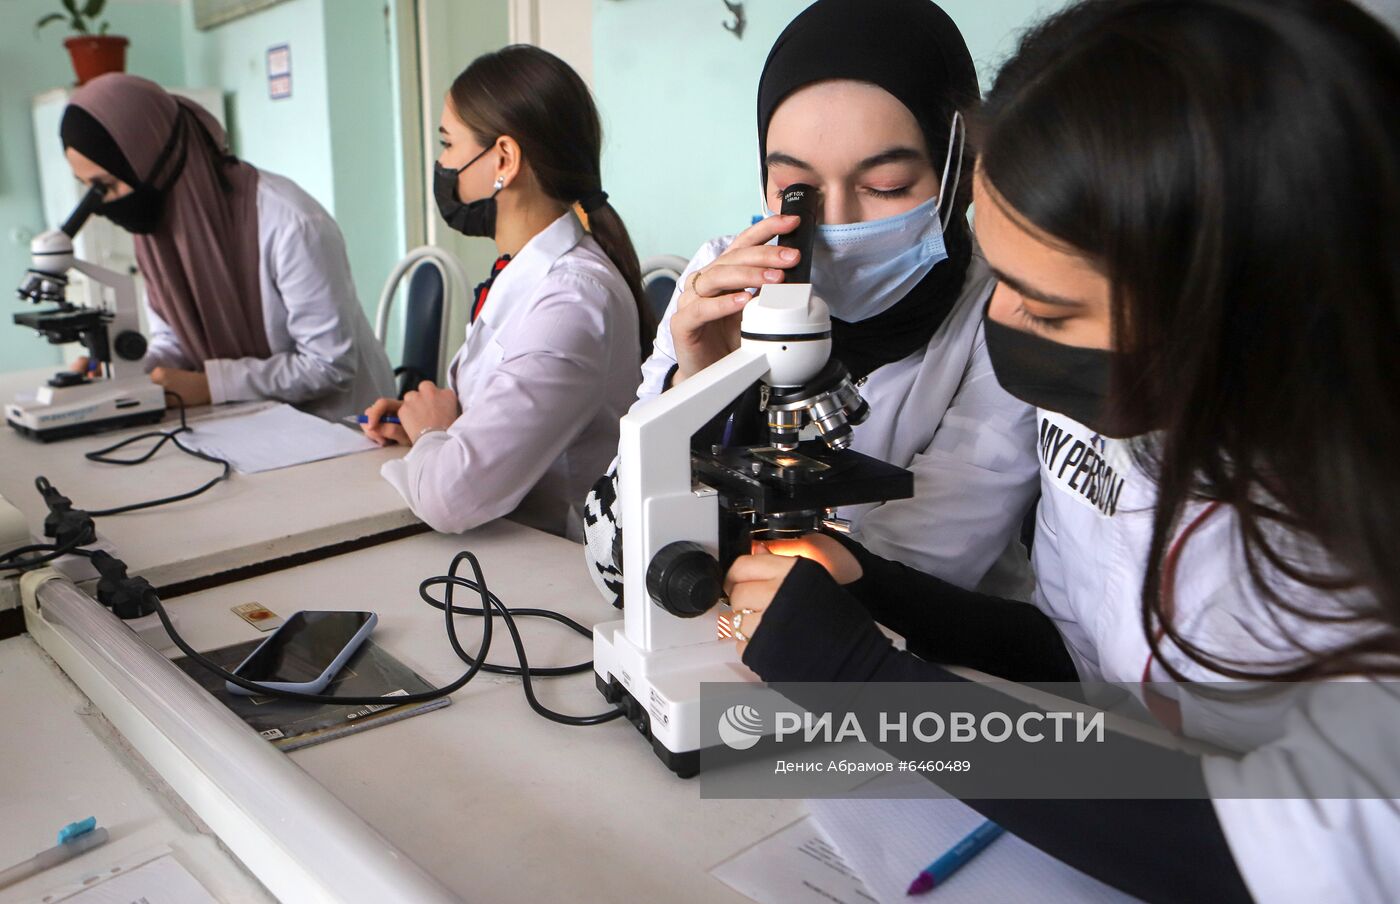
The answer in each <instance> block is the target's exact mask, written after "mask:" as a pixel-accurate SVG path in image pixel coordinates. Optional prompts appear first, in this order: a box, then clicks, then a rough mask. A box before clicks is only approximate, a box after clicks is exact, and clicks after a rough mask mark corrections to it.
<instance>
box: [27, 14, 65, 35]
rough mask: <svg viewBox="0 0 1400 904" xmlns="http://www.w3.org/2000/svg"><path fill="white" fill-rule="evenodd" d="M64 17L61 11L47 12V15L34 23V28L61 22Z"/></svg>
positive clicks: (37, 28) (36, 29)
mask: <svg viewBox="0 0 1400 904" xmlns="http://www.w3.org/2000/svg"><path fill="white" fill-rule="evenodd" d="M66 18H67V16H65V15H63V13H49V14H48V15H47V16H45V17H44V18H42V19H40V20H39V21H38V22H35V23H34V30H35V31H38V30H39V29H41V28H43V27H44V26H45V25H48V24H50V23H52V22H62V21H63V20H64V19H66Z"/></svg>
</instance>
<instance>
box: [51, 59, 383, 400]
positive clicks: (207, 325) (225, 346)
mask: <svg viewBox="0 0 1400 904" xmlns="http://www.w3.org/2000/svg"><path fill="white" fill-rule="evenodd" d="M60 131H61V133H62V137H63V145H64V148H65V151H66V154H67V157H68V163H69V165H70V166H71V167H72V169H73V174H74V176H76V177H77V178H78V180H79V181H81V182H83V183H85V184H88V185H93V184H97V185H103V186H105V187H106V189H107V195H106V201H105V203H104V204H103V205H102V206H101V207H99V208H98V209H97V213H99V214H100V215H102V216H105V217H107V218H108V219H109V220H111V221H112V222H113V223H116V224H117V225H118V226H120V227H121V228H123V229H125V230H126V231H128V232H130V233H131V234H132V238H133V239H134V240H135V245H136V263H137V266H138V267H139V268H140V271H141V275H142V276H143V277H144V279H145V283H146V296H147V302H148V305H149V309H148V314H149V318H150V331H151V336H150V348H149V351H148V352H147V355H146V358H145V365H146V369H147V371H149V372H150V374H151V379H152V380H154V381H155V382H157V383H159V384H161V385H162V386H164V387H166V388H167V389H169V390H171V391H173V392H176V393H178V394H179V395H180V397H181V398H182V399H183V400H184V402H185V404H187V405H198V404H207V403H210V402H213V403H216V404H217V403H220V402H237V401H246V400H251V399H277V400H279V401H284V402H290V403H292V404H294V405H296V406H297V407H299V408H302V409H304V410H306V411H310V412H312V413H314V414H319V415H322V416H324V417H331V418H335V417H342V416H344V415H347V414H354V413H356V412H358V411H363V410H364V409H365V407H366V406H367V405H369V404H370V402H372V401H374V400H375V399H376V398H379V397H380V396H384V395H392V394H393V389H394V384H393V375H392V372H391V370H390V367H389V361H388V358H387V357H386V356H385V354H384V349H383V348H382V347H381V346H380V345H379V343H378V342H377V341H376V340H375V338H374V335H373V333H372V332H371V330H370V326H369V322H368V321H367V320H366V319H365V315H364V312H363V310H362V309H361V307H360V302H359V299H358V298H357V296H356V294H355V285H354V283H353V282H352V280H351V277H350V262H349V260H348V258H347V257H346V253H345V240H344V238H343V237H342V236H341V234H340V229H339V227H338V226H336V223H335V221H334V220H333V219H331V217H330V215H329V214H327V213H326V211H325V210H324V209H323V208H322V207H321V205H319V204H317V203H316V201H315V200H314V199H313V198H312V197H311V196H310V195H308V194H307V193H306V192H304V191H302V190H301V189H300V188H299V187H298V186H297V185H296V184H295V183H293V182H292V181H291V180H289V179H285V178H283V177H282V176H277V175H274V174H272V173H267V172H263V171H262V170H259V169H257V168H256V167H253V166H252V165H250V164H248V163H245V162H243V161H241V160H239V159H238V158H237V157H234V156H233V154H231V153H230V152H229V150H228V136H227V135H226V134H225V133H224V130H223V129H222V128H221V127H220V126H219V124H218V122H216V121H215V120H214V118H213V117H212V116H210V115H209V114H208V113H207V112H206V111H205V110H203V109H202V108H200V107H199V106H197V105H195V104H193V103H191V102H189V101H187V100H184V99H182V98H179V97H175V96H174V95H171V94H170V93H168V92H166V91H165V90H164V89H163V88H161V87H160V86H159V85H157V84H155V83H154V82H151V81H148V80H146V79H143V78H138V77H136V76H132V75H125V74H112V75H104V76H102V77H100V78H97V79H94V80H92V81H91V82H88V83H87V84H86V85H84V86H83V87H82V88H80V89H78V90H77V91H76V92H75V93H74V94H73V98H72V100H71V101H70V102H69V105H68V108H67V109H66V110H65V111H64V114H63V122H62V125H61V127H60Z"/></svg>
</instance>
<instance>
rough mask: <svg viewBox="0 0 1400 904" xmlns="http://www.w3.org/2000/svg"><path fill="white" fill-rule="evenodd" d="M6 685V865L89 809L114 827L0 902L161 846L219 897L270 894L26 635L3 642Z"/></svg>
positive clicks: (2, 809) (1, 806) (49, 842)
mask: <svg viewBox="0 0 1400 904" xmlns="http://www.w3.org/2000/svg"><path fill="white" fill-rule="evenodd" d="M0 687H4V689H5V690H4V693H3V694H0V725H4V726H5V727H4V729H3V730H0V789H3V791H0V868H3V867H7V866H10V865H11V864H13V863H18V862H20V861H22V860H26V859H28V858H29V857H32V856H33V855H34V854H37V853H38V852H39V851H41V850H43V849H46V848H49V847H52V846H53V844H54V841H55V836H56V835H57V832H58V830H59V829H60V828H62V827H63V826H64V825H66V824H68V823H70V822H75V821H77V820H80V819H85V818H87V817H88V816H96V817H97V823H98V825H100V826H104V827H106V828H107V830H108V831H109V832H110V833H111V841H109V842H108V843H107V844H105V845H102V846H101V847H99V848H96V849H94V850H92V851H89V852H88V853H86V854H84V855H82V856H81V857H78V858H77V859H74V860H70V861H68V862H67V863H64V864H61V865H59V866H57V867H55V868H53V869H51V870H48V871H46V872H44V873H40V874H39V875H37V876H33V877H31V878H29V879H27V880H25V881H24V882H21V883H19V884H17V885H13V886H11V887H10V888H7V889H5V890H4V891H0V902H5V904H9V902H17V901H37V900H40V898H41V896H42V895H43V894H44V893H45V892H48V891H51V890H53V889H54V888H56V887H58V886H62V885H67V884H70V883H73V882H78V881H82V880H83V879H85V878H87V877H89V876H93V875H96V874H98V873H100V872H102V871H104V870H106V869H107V868H109V867H110V866H111V865H112V864H116V863H120V862H122V861H123V860H124V859H125V858H128V857H130V856H133V855H135V854H138V853H141V852H144V851H148V850H150V849H153V848H158V847H160V846H163V845H164V846H168V847H170V848H171V849H173V851H174V855H175V857H176V859H177V860H179V861H180V863H181V864H183V865H184V867H185V868H186V869H188V870H189V871H190V872H191V873H193V874H194V876H195V878H197V879H199V881H200V882H202V883H203V884H204V886H205V888H207V889H209V891H210V893H212V894H213V895H215V896H216V897H218V898H219V899H220V900H223V901H240V902H241V901H247V902H262V901H271V900H272V899H271V897H269V896H268V894H267V893H266V891H264V890H263V888H262V886H261V885H260V884H259V883H258V881H257V880H256V879H254V878H253V877H252V876H251V875H249V874H248V873H247V872H245V871H244V870H243V868H242V867H241V866H240V865H239V864H238V862H237V861H236V860H234V859H233V858H232V857H230V856H229V855H228V854H227V853H226V852H225V851H224V850H223V848H222V847H221V846H220V845H219V842H218V840H217V839H215V838H214V837H213V836H211V835H209V834H207V833H206V832H204V831H203V830H202V828H201V827H200V826H199V825H198V823H197V821H195V820H193V819H192V818H191V817H190V816H189V815H188V811H186V810H185V809H184V807H183V806H182V805H181V803H180V801H179V800H177V799H176V798H175V797H174V796H173V795H172V794H170V793H169V789H168V788H167V787H166V786H165V783H164V782H162V781H161V780H160V779H159V778H158V777H156V776H154V775H152V774H151V773H150V771H149V770H148V769H147V767H146V764H145V762H144V761H143V760H141V759H140V758H139V757H136V756H135V755H133V754H132V753H131V751H130V750H129V748H127V747H126V745H125V744H124V742H123V741H122V738H121V737H120V736H119V735H118V734H117V733H116V731H115V730H114V729H113V728H112V726H111V725H110V724H109V723H108V722H107V720H106V719H105V718H103V716H102V714H101V713H98V712H96V711H95V710H94V708H93V706H92V704H91V703H90V702H89V701H88V699H87V698H86V697H84V696H83V695H82V694H81V693H80V692H79V691H78V690H77V688H75V687H74V686H73V685H72V683H71V682H69V681H68V679H67V678H66V677H64V675H63V673H62V672H61V671H59V669H58V667H57V666H56V665H54V663H53V661H52V660H50V659H49V658H48V656H46V655H44V652H43V651H42V650H40V649H39V648H38V646H36V645H35V643H34V642H33V641H32V640H30V639H29V638H28V637H13V638H10V639H9V640H3V641H0Z"/></svg>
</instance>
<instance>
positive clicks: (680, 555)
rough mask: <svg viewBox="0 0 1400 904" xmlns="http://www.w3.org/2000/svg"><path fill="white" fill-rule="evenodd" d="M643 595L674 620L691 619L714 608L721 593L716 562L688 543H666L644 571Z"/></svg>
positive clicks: (700, 548) (719, 576)
mask: <svg viewBox="0 0 1400 904" xmlns="http://www.w3.org/2000/svg"><path fill="white" fill-rule="evenodd" d="M647 592H648V593H650V594H651V598H652V599H653V600H655V601H656V604H657V605H658V606H660V607H661V608H662V609H665V610H666V611H667V612H669V613H671V614H672V615H674V616H676V617H678V618H694V617H695V616H697V615H704V614H705V613H706V612H709V611H710V610H711V609H713V608H714V605H715V603H717V602H719V598H720V596H722V595H723V593H724V575H722V574H720V570H719V562H717V561H716V560H715V557H714V556H712V555H710V554H709V553H708V552H706V551H705V548H704V547H703V546H701V545H700V544H699V543H696V542H694V541H692V540H678V541H676V542H675V543H668V544H667V545H666V546H663V547H662V548H661V551H660V552H658V553H657V554H656V555H655V556H653V557H652V560H651V564H650V565H649V566H648V567H647Z"/></svg>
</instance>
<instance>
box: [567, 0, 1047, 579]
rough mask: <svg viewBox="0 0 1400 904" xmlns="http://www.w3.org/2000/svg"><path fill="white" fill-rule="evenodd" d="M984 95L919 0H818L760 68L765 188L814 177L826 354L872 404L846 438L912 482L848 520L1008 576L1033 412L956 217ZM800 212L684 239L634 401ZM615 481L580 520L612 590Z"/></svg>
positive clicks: (687, 369)
mask: <svg viewBox="0 0 1400 904" xmlns="http://www.w3.org/2000/svg"><path fill="white" fill-rule="evenodd" d="M978 94H979V92H978V87H977V74H976V71H975V69H974V67H973V64H972V58H971V55H970V54H969V52H968V49H967V45H966V43H965V42H964V40H963V38H962V35H961V34H960V33H959V32H958V29H957V26H956V25H955V24H954V23H953V21H952V20H951V19H950V18H949V17H948V16H947V14H946V13H944V12H943V11H942V10H941V9H940V8H939V7H938V6H937V5H936V4H935V3H932V2H930V0H882V2H879V3H871V2H866V0H818V2H816V3H814V4H812V5H811V6H810V7H808V8H807V9H806V10H805V11H804V12H803V13H802V14H801V15H799V16H798V17H797V18H796V19H794V20H793V21H792V22H791V23H790V24H789V25H788V27H787V29H786V30H784V32H783V33H782V35H781V36H780V37H779V38H778V40H777V42H776V43H775V44H774V45H773V48H772V50H771V52H770V53H769V55H768V61H767V63H766V64H765V66H764V69H763V75H762V78H761V80H760V83H759V87H758V134H759V155H760V160H759V164H760V180H761V181H760V185H761V188H762V191H763V196H764V204H765V207H768V208H777V207H779V206H780V205H779V202H778V200H777V199H778V197H779V195H780V193H781V192H782V190H783V189H784V188H786V187H787V186H788V185H790V184H793V183H796V182H803V183H807V184H810V185H814V186H816V187H817V188H818V189H819V190H820V192H821V196H822V202H823V211H822V221H823V225H822V226H821V227H820V228H819V230H818V235H817V238H816V247H815V249H814V254H813V260H812V261H811V264H812V282H813V285H814V286H815V289H816V292H817V294H818V295H819V296H820V297H821V298H822V299H823V300H824V301H825V302H826V303H827V304H828V305H829V307H830V309H831V314H832V318H833V354H834V355H835V356H836V357H838V358H840V359H841V360H842V362H843V363H845V364H846V366H847V367H848V368H849V369H850V370H851V372H852V374H853V375H854V376H855V377H857V378H863V379H864V380H865V382H864V385H863V386H862V387H861V393H862V395H863V396H864V398H865V399H866V400H867V401H868V402H869V403H870V409H871V416H870V419H869V420H868V421H867V422H865V423H864V424H862V425H861V426H860V427H858V428H857V429H856V431H855V445H854V447H855V448H856V449H857V450H859V451H861V452H864V453H866V454H868V455H872V456H874V457H876V458H879V459H881V460H884V461H888V462H891V463H893V464H896V465H899V466H901V467H906V468H909V469H910V470H912V471H913V472H914V475H915V495H914V498H913V499H908V500H901V501H897V502H888V503H885V504H883V505H881V506H878V507H870V506H863V507H860V508H857V509H855V510H850V511H843V515H844V516H845V517H848V518H850V519H851V520H852V522H853V526H854V531H855V534H856V536H858V537H859V538H860V539H861V541H862V542H864V543H865V544H867V545H868V546H869V547H870V548H872V549H875V550H878V551H879V552H880V554H882V555H885V556H889V557H890V558H893V559H897V560H899V561H902V562H905V563H907V564H909V565H912V566H915V567H917V568H919V569H921V570H924V571H928V572H930V573H932V574H936V575H939V576H940V577H942V578H943V579H945V580H948V581H950V582H952V583H953V584H956V585H959V586H963V587H969V588H970V587H974V586H977V585H978V584H979V583H983V582H984V580H985V584H986V585H990V586H997V587H999V588H1001V591H1002V592H1015V591H1016V590H1017V589H1019V585H1020V584H1021V581H1022V580H1023V577H1024V570H1025V554H1024V551H1022V550H1020V549H1019V548H1017V549H1014V550H1011V551H1010V552H1008V548H1009V546H1010V545H1012V544H1013V543H1014V539H1015V536H1016V533H1017V530H1018V528H1019V527H1020V524H1021V521H1022V518H1023V516H1024V514H1025V512H1026V510H1027V508H1028V507H1029V505H1030V504H1031V500H1032V498H1033V495H1034V493H1035V470H1036V463H1035V455H1034V448H1035V440H1034V433H1033V429H1034V426H1033V423H1032V420H1031V413H1030V409H1029V408H1028V407H1027V406H1026V405H1024V404H1023V403H1021V402H1018V401H1017V400H1015V399H1013V398H1012V397H1011V396H1009V395H1007V394H1006V393H1005V392H1004V391H1003V390H1002V389H1001V387H1000V386H999V385H997V382H996V379H995V377H994V375H993V374H992V370H991V364H990V362H989V361H988V359H987V355H986V351H985V348H984V343H983V339H982V329H981V322H980V316H981V310H982V308H983V307H984V306H985V303H986V300H987V296H988V295H989V293H990V292H991V289H992V285H993V280H992V277H991V274H990V273H989V271H988V270H987V268H986V266H985V263H984V262H983V261H982V260H981V258H980V256H979V254H978V253H977V250H976V247H975V244H974V242H973V239H972V236H971V234H970V231H969V229H968V225H967V220H966V212H967V208H968V204H969V203H970V200H971V194H970V189H969V184H970V183H969V179H970V176H971V173H972V169H973V166H972V164H973V161H972V160H971V155H970V154H967V155H964V152H963V139H964V131H965V130H964V127H963V124H962V118H961V115H962V112H963V111H967V110H970V109H971V107H972V106H973V105H975V104H976V102H977V98H978ZM738 215H742V214H741V212H736V219H737V216H738ZM795 225H796V222H795V220H793V219H791V218H785V217H781V216H769V217H767V218H765V219H764V220H762V221H761V222H759V223H757V224H754V225H753V226H751V227H749V228H748V229H745V230H744V231H742V232H740V233H739V234H738V235H734V236H725V237H722V238H717V239H714V240H713V241H710V242H707V243H706V244H705V245H704V246H703V247H702V248H701V249H700V250H699V251H698V252H697V253H696V255H695V257H694V258H693V259H692V260H691V262H690V265H689V266H688V267H687V268H686V270H685V272H684V273H683V274H682V276H681V280H680V283H679V286H678V288H677V292H676V294H675V297H673V298H672V300H671V304H670V307H669V308H668V309H667V311H666V314H665V316H664V318H663V320H662V323H661V327H660V329H659V330H658V332H657V338H656V344H655V348H654V351H653V354H652V356H651V357H650V358H649V359H648V360H647V362H646V363H645V364H644V365H643V381H642V387H641V390H640V391H639V393H638V398H639V400H645V399H648V398H651V397H654V396H656V395H658V394H659V393H661V392H663V391H665V389H667V388H669V387H670V386H671V385H674V383H676V382H680V381H683V380H685V379H686V378H687V377H689V376H691V375H692V374H694V373H696V372H698V371H699V370H701V369H703V368H704V367H706V366H707V365H709V364H712V363H713V362H715V361H717V360H719V359H720V358H721V357H723V356H724V355H725V354H727V353H728V352H729V351H731V350H733V349H734V348H736V347H737V346H738V337H739V317H740V313H741V312H742V310H743V307H744V304H745V303H746V302H747V301H748V299H749V298H750V297H752V291H753V290H754V289H755V288H757V287H761V286H763V285H765V284H769V283H775V282H780V281H782V279H783V274H784V272H785V271H786V270H787V269H788V268H789V267H791V266H793V264H794V263H796V260H795V258H794V257H792V256H789V255H788V252H787V251H786V250H785V249H780V248H778V247H777V246H776V245H772V244H770V242H771V241H772V240H773V239H774V238H775V237H776V236H778V235H781V234H783V233H785V232H788V231H790V230H791V229H792V228H794V226H795ZM793 254H795V252H793ZM733 439H735V441H740V440H742V439H743V437H734V438H733ZM754 441H757V437H755V438H754ZM611 478H612V475H609V477H608V478H605V479H604V480H602V481H599V484H598V485H597V487H595V490H594V492H593V494H591V495H590V498H589V501H588V506H587V510H586V519H585V523H586V527H585V531H586V533H587V535H588V545H589V560H590V566H591V567H590V571H591V573H593V574H594V576H595V579H596V580H597V582H598V584H599V587H600V589H602V590H603V592H604V594H605V595H606V596H609V597H610V598H613V599H615V600H616V599H617V598H618V596H619V594H620V593H621V579H620V573H621V572H620V565H621V563H620V557H618V556H617V555H615V550H617V549H619V548H620V543H619V542H618V537H619V533H618V525H617V523H616V520H615V512H614V511H613V500H614V499H615V484H614V482H613V480H612V479H611ZM930 524H932V525H937V527H935V528H934V529H933V530H929V529H928V527H927V525H930ZM1004 554H1005V555H1004Z"/></svg>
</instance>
